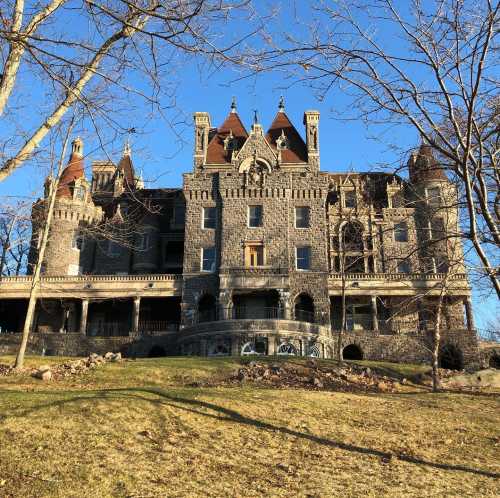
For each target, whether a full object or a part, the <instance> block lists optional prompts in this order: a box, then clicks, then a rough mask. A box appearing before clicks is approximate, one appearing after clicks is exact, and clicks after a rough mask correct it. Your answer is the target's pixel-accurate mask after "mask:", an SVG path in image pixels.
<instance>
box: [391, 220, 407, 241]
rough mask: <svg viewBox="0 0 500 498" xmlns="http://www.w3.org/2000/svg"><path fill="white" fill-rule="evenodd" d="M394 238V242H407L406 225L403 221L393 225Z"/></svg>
mask: <svg viewBox="0 0 500 498" xmlns="http://www.w3.org/2000/svg"><path fill="white" fill-rule="evenodd" d="M394 240H395V241H396V242H408V225H407V224H406V223H405V222H404V221H402V222H401V223H396V224H395V225H394Z"/></svg>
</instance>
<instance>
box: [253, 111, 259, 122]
mask: <svg viewBox="0 0 500 498" xmlns="http://www.w3.org/2000/svg"><path fill="white" fill-rule="evenodd" d="M253 124H259V116H258V114H257V109H254V110H253Z"/></svg>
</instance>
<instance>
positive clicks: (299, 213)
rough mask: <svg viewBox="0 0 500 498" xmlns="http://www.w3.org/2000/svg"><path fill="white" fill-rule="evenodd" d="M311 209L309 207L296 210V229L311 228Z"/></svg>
mask: <svg viewBox="0 0 500 498" xmlns="http://www.w3.org/2000/svg"><path fill="white" fill-rule="evenodd" d="M309 214H310V209H309V208H308V207H307V206H301V207H296V208H295V228H309V226H310V225H309V223H310V222H309Z"/></svg>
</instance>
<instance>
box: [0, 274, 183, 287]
mask: <svg viewBox="0 0 500 498" xmlns="http://www.w3.org/2000/svg"><path fill="white" fill-rule="evenodd" d="M32 278H33V277H32V276H31V275H23V276H16V277H0V283H6V284H8V283H10V282H16V283H17V282H19V283H26V282H30V281H31V280H32ZM166 280H182V275H180V274H174V273H158V274H144V275H58V276H42V277H41V282H42V283H43V282H47V283H53V282H71V283H78V282H163V281H166Z"/></svg>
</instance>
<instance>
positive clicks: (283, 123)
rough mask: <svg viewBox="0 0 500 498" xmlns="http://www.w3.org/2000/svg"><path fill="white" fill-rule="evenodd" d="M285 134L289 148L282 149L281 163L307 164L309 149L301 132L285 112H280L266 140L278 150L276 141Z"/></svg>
mask: <svg viewBox="0 0 500 498" xmlns="http://www.w3.org/2000/svg"><path fill="white" fill-rule="evenodd" d="M282 132H283V133H284V134H285V136H286V138H287V140H288V145H289V146H288V148H287V149H282V151H281V161H282V162H283V163H306V162H307V147H306V144H305V143H304V140H302V137H301V136H300V134H299V132H298V131H297V130H296V129H295V127H294V126H293V124H292V123H291V121H290V120H289V119H288V116H287V115H286V113H285V112H284V111H281V110H280V111H279V112H278V113H277V114H276V117H275V118H274V121H273V122H272V124H271V126H270V128H269V130H268V132H267V134H266V140H267V141H268V142H269V145H271V147H272V148H273V150H277V146H276V140H277V139H278V137H279V136H280V135H281V133H282Z"/></svg>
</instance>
